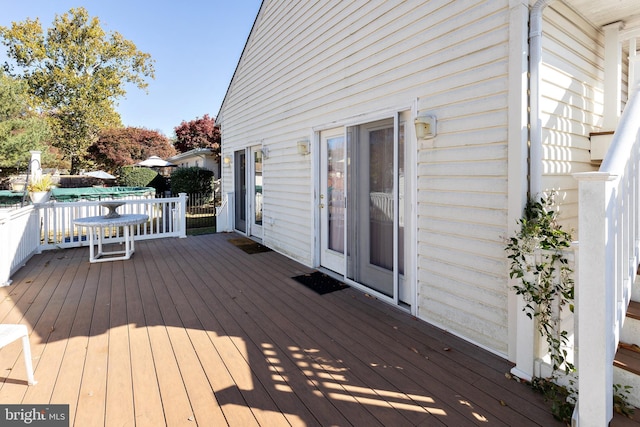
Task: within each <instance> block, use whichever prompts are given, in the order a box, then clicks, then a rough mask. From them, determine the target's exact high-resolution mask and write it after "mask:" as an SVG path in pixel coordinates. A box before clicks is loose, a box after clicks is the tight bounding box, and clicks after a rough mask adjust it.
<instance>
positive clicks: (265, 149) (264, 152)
mask: <svg viewBox="0 0 640 427" xmlns="http://www.w3.org/2000/svg"><path fill="white" fill-rule="evenodd" d="M260 152H261V153H262V158H263V159H268V158H269V147H267V146H266V145H263V146H262V148H261V149H260Z"/></svg>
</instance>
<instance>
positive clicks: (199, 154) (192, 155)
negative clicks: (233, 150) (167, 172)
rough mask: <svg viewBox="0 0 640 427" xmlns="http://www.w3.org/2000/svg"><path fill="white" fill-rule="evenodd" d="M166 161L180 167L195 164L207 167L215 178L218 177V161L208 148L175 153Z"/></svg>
mask: <svg viewBox="0 0 640 427" xmlns="http://www.w3.org/2000/svg"><path fill="white" fill-rule="evenodd" d="M167 161H168V162H171V163H173V164H174V165H177V166H178V167H181V168H187V167H193V166H197V167H201V168H204V169H208V170H210V171H212V172H213V173H214V176H215V179H218V178H220V163H219V162H218V161H217V160H216V157H215V155H214V153H213V150H211V149H210V148H195V149H193V150H189V151H186V152H184V153H180V154H176V155H175V156H173V157H170V158H168V159H167Z"/></svg>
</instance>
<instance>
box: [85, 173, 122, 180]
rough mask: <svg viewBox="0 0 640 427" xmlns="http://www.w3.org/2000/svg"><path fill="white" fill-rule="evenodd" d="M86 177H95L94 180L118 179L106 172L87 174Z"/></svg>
mask: <svg viewBox="0 0 640 427" xmlns="http://www.w3.org/2000/svg"><path fill="white" fill-rule="evenodd" d="M85 175H86V176H90V177H93V178H100V179H116V177H115V176H113V175H111V174H110V173H107V172H105V171H92V172H86V173H85Z"/></svg>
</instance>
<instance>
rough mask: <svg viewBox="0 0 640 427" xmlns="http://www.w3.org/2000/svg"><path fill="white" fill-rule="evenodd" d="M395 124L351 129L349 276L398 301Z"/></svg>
mask: <svg viewBox="0 0 640 427" xmlns="http://www.w3.org/2000/svg"><path fill="white" fill-rule="evenodd" d="M394 128H395V125H394V120H393V119H388V120H381V121H377V122H373V123H368V124H365V125H359V126H354V127H351V128H349V129H348V130H347V146H348V156H347V157H348V165H349V170H348V171H347V174H348V188H349V194H350V198H349V200H350V202H349V203H348V205H347V212H348V227H347V229H348V237H347V241H348V251H347V252H348V254H347V277H348V278H350V279H352V280H354V281H356V282H359V283H361V284H363V285H365V286H368V287H370V288H371V289H374V290H376V291H378V292H380V293H382V294H384V295H387V296H389V297H391V298H394V296H395V295H394V294H395V292H394V288H395V284H394V247H395V241H394V234H395V232H394V224H395V215H396V212H395V211H396V206H397V198H396V191H395V186H396V185H397V181H396V178H395V176H396V175H395V174H396V170H397V169H396V163H395V153H394V150H395V142H396V140H395V136H394Z"/></svg>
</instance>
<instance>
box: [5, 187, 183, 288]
mask: <svg viewBox="0 0 640 427" xmlns="http://www.w3.org/2000/svg"><path fill="white" fill-rule="evenodd" d="M118 201H122V202H123V205H122V206H120V207H119V208H118V210H117V211H118V213H120V214H144V215H148V216H149V221H147V222H145V223H143V224H140V225H136V226H134V234H135V236H136V237H135V239H136V240H145V239H158V238H162V237H186V205H187V195H186V194H184V193H181V194H180V195H179V196H178V197H170V198H164V199H130V200H126V199H118ZM100 203H102V201H91V202H63V203H60V202H53V201H52V202H48V203H42V204H38V205H35V206H27V207H24V208H21V209H17V210H13V211H8V212H5V213H3V214H0V242H2V245H3V250H2V257H0V285H3V284H4V285H6V284H9V283H11V280H10V277H11V275H12V274H14V273H15V272H16V271H17V270H18V269H19V268H20V267H21V266H22V265H24V263H26V262H27V260H28V259H29V258H30V257H31V256H32V255H33V254H34V253H37V252H40V251H43V250H48V249H61V248H71V247H79V246H88V244H89V243H88V242H89V236H88V235H87V233H88V229H87V228H84V227H76V226H75V225H74V224H73V221H74V220H75V219H76V218H84V217H90V216H101V215H104V214H105V213H107V211H108V210H107V208H106V207H103V206H101V205H100ZM102 233H103V235H102V239H103V243H104V244H108V243H119V242H122V241H124V235H123V231H122V228H121V227H112V228H105V229H103V230H102ZM5 248H6V254H7V256H5Z"/></svg>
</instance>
